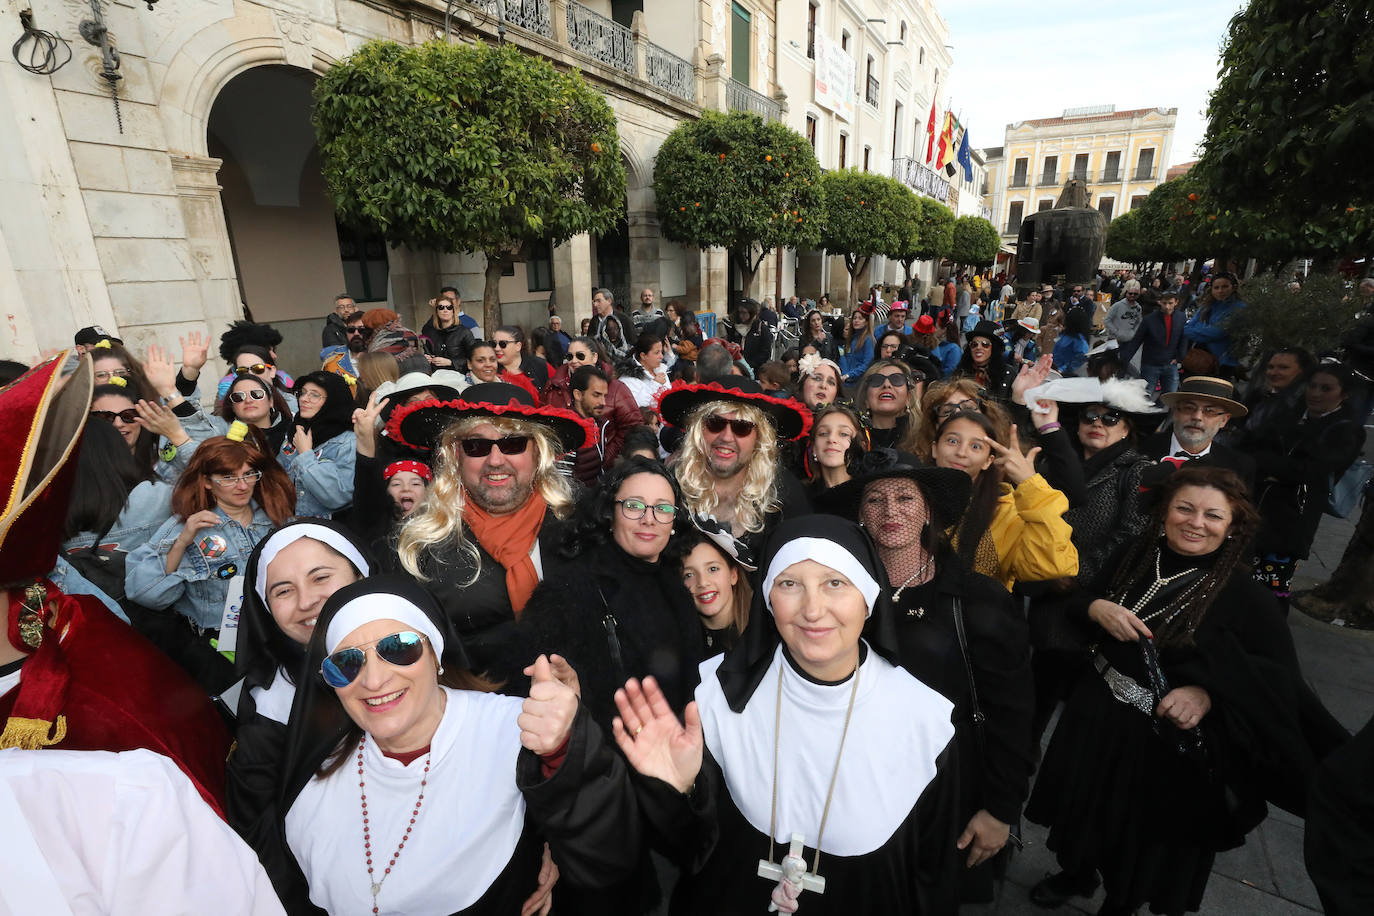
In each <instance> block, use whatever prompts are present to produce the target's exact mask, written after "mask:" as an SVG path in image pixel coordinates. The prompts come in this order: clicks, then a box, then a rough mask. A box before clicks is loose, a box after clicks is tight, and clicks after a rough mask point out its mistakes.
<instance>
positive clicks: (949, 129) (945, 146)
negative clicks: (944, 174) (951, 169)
mask: <svg viewBox="0 0 1374 916" xmlns="http://www.w3.org/2000/svg"><path fill="white" fill-rule="evenodd" d="M953 156H954V115H953V114H952V113H951V112H948V111H947V112H945V127H944V129H943V130H942V131H940V148H939V150H938V151H937V152H936V155H935V171H937V172H938V171H940V169H942V168H944V167H945V163H946V162H949V161H950V159H951V158H953Z"/></svg>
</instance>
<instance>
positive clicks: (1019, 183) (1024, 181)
mask: <svg viewBox="0 0 1374 916" xmlns="http://www.w3.org/2000/svg"><path fill="white" fill-rule="evenodd" d="M1011 186H1012V187H1013V188H1028V187H1030V179H1029V178H1027V177H1026V176H1025V175H1013V176H1011Z"/></svg>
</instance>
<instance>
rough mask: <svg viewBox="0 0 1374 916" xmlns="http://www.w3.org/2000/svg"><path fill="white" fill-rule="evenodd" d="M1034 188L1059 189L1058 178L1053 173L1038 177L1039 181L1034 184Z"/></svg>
mask: <svg viewBox="0 0 1374 916" xmlns="http://www.w3.org/2000/svg"><path fill="white" fill-rule="evenodd" d="M1035 186H1036V187H1037V188H1057V187H1059V177H1058V176H1057V175H1055V174H1054V173H1053V172H1047V173H1045V174H1044V175H1041V176H1040V180H1039V181H1038V182H1036V184H1035Z"/></svg>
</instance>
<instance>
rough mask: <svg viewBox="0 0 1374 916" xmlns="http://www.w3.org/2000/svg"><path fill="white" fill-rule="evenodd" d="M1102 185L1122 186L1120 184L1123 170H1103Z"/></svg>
mask: <svg viewBox="0 0 1374 916" xmlns="http://www.w3.org/2000/svg"><path fill="white" fill-rule="evenodd" d="M1102 183H1103V184H1120V183H1121V169H1103V170H1102Z"/></svg>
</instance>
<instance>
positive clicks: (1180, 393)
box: [1159, 375, 1250, 419]
mask: <svg viewBox="0 0 1374 916" xmlns="http://www.w3.org/2000/svg"><path fill="white" fill-rule="evenodd" d="M1235 396H1236V386H1235V385H1232V384H1231V383H1230V382H1228V381H1226V379H1224V378H1213V377H1212V376H1210V375H1190V376H1189V377H1188V378H1186V379H1184V380H1183V381H1181V382H1179V383H1178V390H1177V391H1170V392H1169V393H1168V394H1162V395H1160V396H1159V399H1160V400H1161V401H1163V402H1164V403H1165V404H1167V405H1168V407H1169V409H1170V410H1172V409H1173V407H1174V402H1175V401H1178V400H1181V399H1182V398H1188V399H1190V400H1194V401H1206V402H1208V403H1209V404H1216V405H1217V406H1219V407H1225V408H1226V410H1227V411H1228V412H1229V413H1230V414H1231V416H1233V417H1235V418H1236V419H1240V418H1241V417H1243V416H1245V415H1246V414H1248V413H1249V412H1250V409H1249V408H1248V407H1246V406H1245V405H1244V404H1242V403H1241V402H1240V401H1237V400H1236V397H1235Z"/></svg>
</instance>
